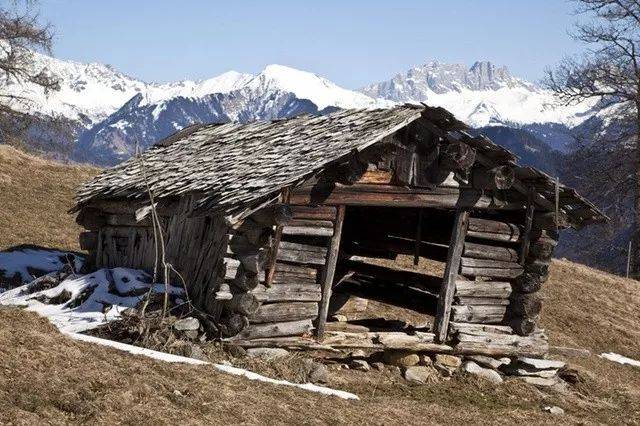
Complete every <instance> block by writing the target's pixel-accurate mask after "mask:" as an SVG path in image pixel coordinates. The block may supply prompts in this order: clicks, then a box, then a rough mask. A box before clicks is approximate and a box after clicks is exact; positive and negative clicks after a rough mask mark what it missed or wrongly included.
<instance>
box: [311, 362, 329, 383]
mask: <svg viewBox="0 0 640 426" xmlns="http://www.w3.org/2000/svg"><path fill="white" fill-rule="evenodd" d="M307 380H309V381H310V382H311V383H326V381H327V367H326V366H325V365H324V364H320V363H319V362H312V363H311V368H310V371H309V374H308V375H307Z"/></svg>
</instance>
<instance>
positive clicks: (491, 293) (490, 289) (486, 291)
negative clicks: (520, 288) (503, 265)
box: [456, 280, 512, 298]
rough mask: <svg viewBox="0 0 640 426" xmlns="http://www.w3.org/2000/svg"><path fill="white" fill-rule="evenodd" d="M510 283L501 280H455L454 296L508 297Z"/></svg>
mask: <svg viewBox="0 0 640 426" xmlns="http://www.w3.org/2000/svg"><path fill="white" fill-rule="evenodd" d="M511 291H512V290H511V283H508V282H501V281H461V280H458V281H456V296H460V297H499V298H508V297H509V295H510V294H511Z"/></svg>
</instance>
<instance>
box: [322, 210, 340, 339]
mask: <svg viewBox="0 0 640 426" xmlns="http://www.w3.org/2000/svg"><path fill="white" fill-rule="evenodd" d="M345 210H346V208H345V206H339V207H338V215H337V216H336V224H335V229H334V232H333V237H331V242H330V243H329V253H328V255H327V261H326V264H325V269H324V273H323V277H322V300H321V301H320V313H319V316H318V326H317V330H316V336H317V337H318V338H319V339H322V337H323V333H324V325H325V323H326V322H327V313H328V311H329V300H330V299H331V290H332V287H333V278H334V275H335V272H336V264H337V262H338V254H339V251H340V239H341V238H342V225H343V223H344V215H345Z"/></svg>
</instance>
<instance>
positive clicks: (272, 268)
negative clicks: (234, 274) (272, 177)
mask: <svg viewBox="0 0 640 426" xmlns="http://www.w3.org/2000/svg"><path fill="white" fill-rule="evenodd" d="M280 197H281V199H282V202H283V203H287V204H288V203H289V199H290V198H291V189H290V188H284V189H283V190H282V194H281V195H280ZM283 229H284V225H277V226H276V233H275V236H274V237H273V246H272V247H273V248H272V250H271V257H270V258H269V264H268V265H267V268H266V269H267V275H266V279H265V283H264V285H265V286H267V287H271V284H272V283H273V275H274V274H275V273H276V260H277V259H278V248H279V246H280V240H281V239H282V230H283Z"/></svg>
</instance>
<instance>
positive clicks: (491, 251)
mask: <svg viewBox="0 0 640 426" xmlns="http://www.w3.org/2000/svg"><path fill="white" fill-rule="evenodd" d="M463 255H464V256H465V257H473V258H475V259H493V260H502V261H505V262H517V261H518V252H517V251H516V250H515V249H512V248H510V247H500V246H492V245H486V244H477V243H470V242H465V243H464V252H463Z"/></svg>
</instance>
